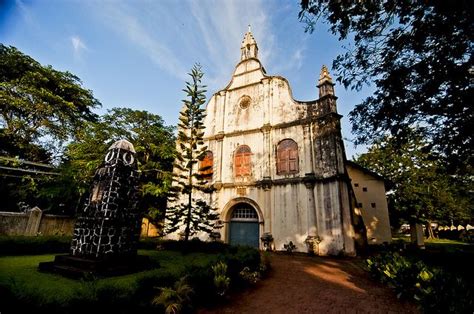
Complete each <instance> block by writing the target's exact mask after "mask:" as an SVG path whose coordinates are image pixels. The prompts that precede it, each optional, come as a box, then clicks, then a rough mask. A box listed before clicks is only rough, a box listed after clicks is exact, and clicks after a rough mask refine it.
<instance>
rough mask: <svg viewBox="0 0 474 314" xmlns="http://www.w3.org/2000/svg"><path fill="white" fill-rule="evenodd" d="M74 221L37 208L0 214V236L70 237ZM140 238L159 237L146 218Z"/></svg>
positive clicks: (153, 226) (154, 227) (156, 230)
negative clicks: (39, 235) (45, 212)
mask: <svg viewBox="0 0 474 314" xmlns="http://www.w3.org/2000/svg"><path fill="white" fill-rule="evenodd" d="M75 221H76V219H75V218H74V217H69V216H61V215H48V214H43V212H42V211H41V209H39V208H38V207H35V208H33V209H32V210H31V211H29V212H27V213H15V212H0V235H31V236H35V235H38V234H41V235H69V236H70V235H72V233H73V231H74V223H75ZM140 236H141V237H142V238H147V237H157V236H159V230H158V228H157V227H156V226H155V225H153V224H152V223H151V222H150V221H149V220H148V219H147V218H143V220H142V230H141V235H140Z"/></svg>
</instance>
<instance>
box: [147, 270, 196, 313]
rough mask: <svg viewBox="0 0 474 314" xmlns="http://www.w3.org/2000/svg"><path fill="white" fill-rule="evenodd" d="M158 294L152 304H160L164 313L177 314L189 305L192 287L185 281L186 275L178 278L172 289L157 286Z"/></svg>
mask: <svg viewBox="0 0 474 314" xmlns="http://www.w3.org/2000/svg"><path fill="white" fill-rule="evenodd" d="M159 289H160V294H159V295H158V296H156V297H155V298H153V301H152V303H153V304H154V305H161V306H163V308H164V309H165V313H166V314H178V313H183V312H185V311H186V310H187V309H188V308H189V307H190V305H191V296H192V294H193V293H194V291H193V289H192V288H191V286H189V284H188V283H187V279H186V277H182V278H180V279H179V280H178V281H177V282H176V283H175V284H174V289H171V288H159Z"/></svg>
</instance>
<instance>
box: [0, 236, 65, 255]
mask: <svg viewBox="0 0 474 314" xmlns="http://www.w3.org/2000/svg"><path fill="white" fill-rule="evenodd" d="M70 246H71V237H67V236H32V237H28V236H0V256H7V255H36V254H47V253H66V252H68V251H69V248H70Z"/></svg>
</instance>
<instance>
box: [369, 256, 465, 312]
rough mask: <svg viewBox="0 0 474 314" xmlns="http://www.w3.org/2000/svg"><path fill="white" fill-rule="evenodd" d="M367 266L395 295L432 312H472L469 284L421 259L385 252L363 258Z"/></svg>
mask: <svg viewBox="0 0 474 314" xmlns="http://www.w3.org/2000/svg"><path fill="white" fill-rule="evenodd" d="M367 267H368V270H369V271H370V272H371V273H372V274H373V275H374V276H375V277H376V278H377V279H379V280H380V281H381V282H383V283H386V284H388V285H389V286H391V287H392V288H393V289H395V291H396V293H397V297H399V298H406V299H412V300H414V301H416V302H417V303H418V304H419V305H420V306H421V307H422V308H423V310H424V311H426V312H429V313H431V312H433V313H453V312H454V313H472V311H473V310H474V295H473V284H472V283H470V282H468V281H467V280H465V279H463V278H461V277H458V276H455V275H453V274H451V273H447V272H445V271H443V270H441V269H439V268H429V267H428V266H426V264H424V263H423V262H422V261H417V262H413V261H411V260H409V259H407V258H406V257H404V256H401V255H400V254H398V253H393V252H387V253H383V254H380V255H378V256H375V257H372V258H369V259H367Z"/></svg>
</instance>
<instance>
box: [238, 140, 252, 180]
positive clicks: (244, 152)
mask: <svg viewBox="0 0 474 314" xmlns="http://www.w3.org/2000/svg"><path fill="white" fill-rule="evenodd" d="M251 157H252V151H251V150H250V147H248V146H247V145H242V146H239V147H238V148H237V150H236V151H235V155H234V167H235V176H236V177H240V176H249V175H250V173H251V170H252V169H251V164H250V161H251Z"/></svg>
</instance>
